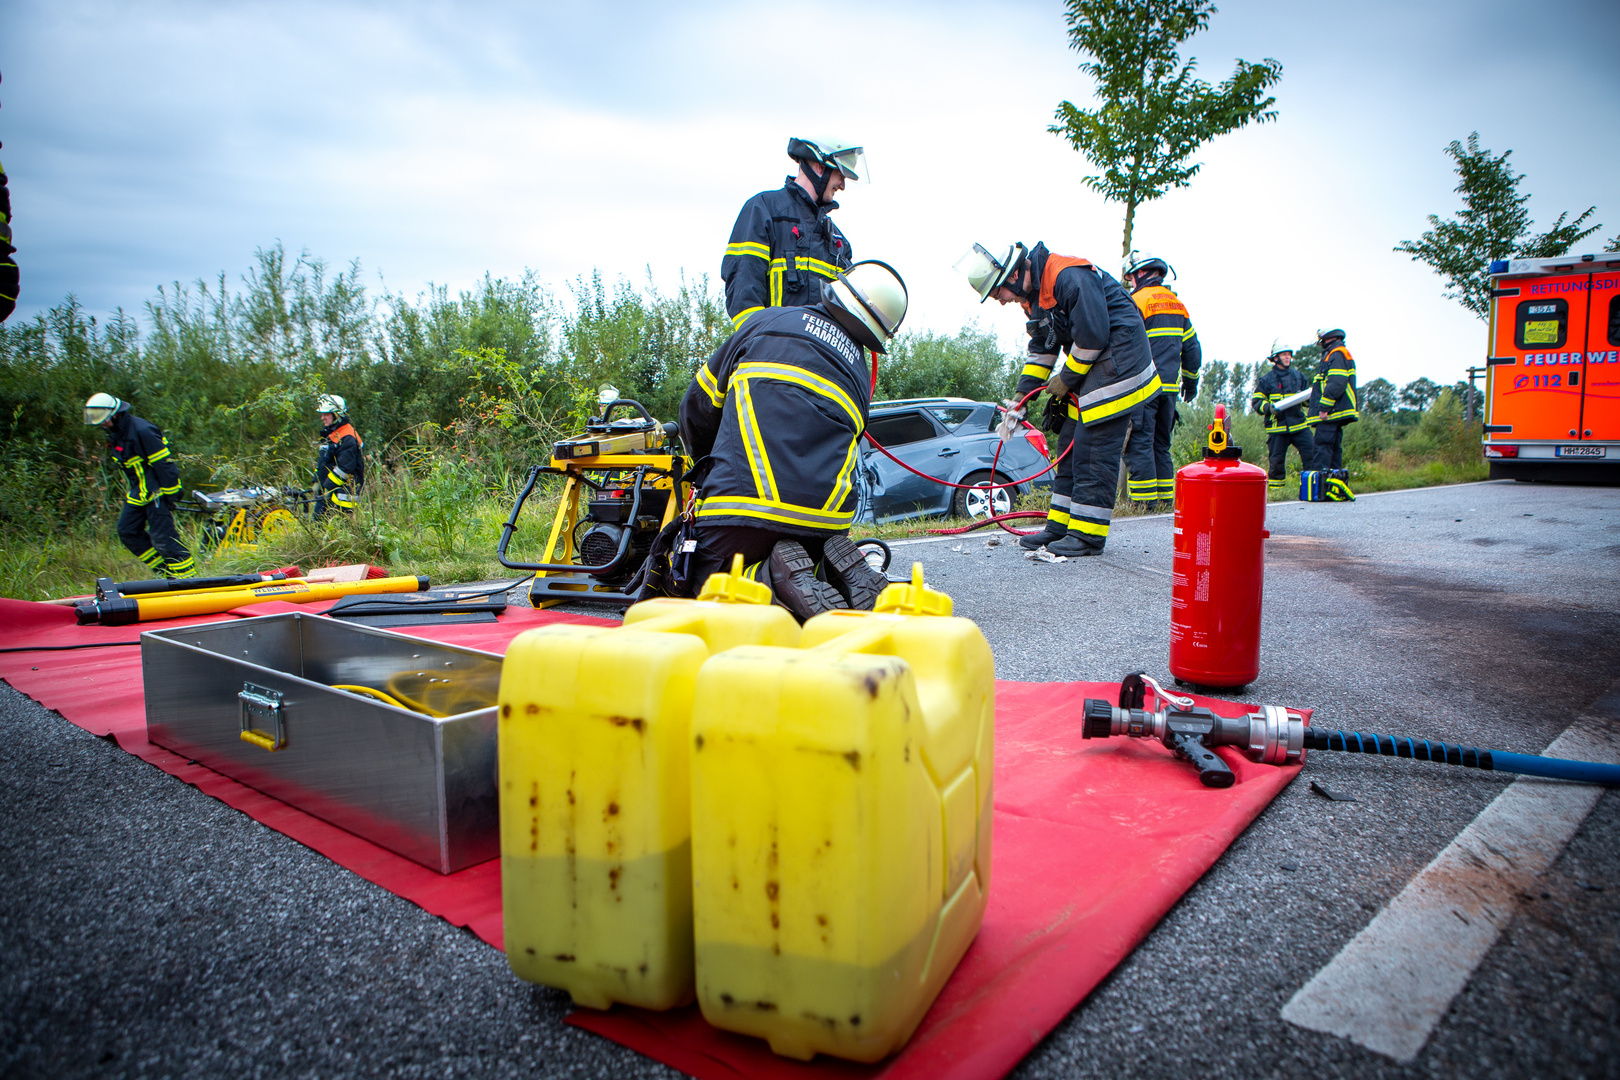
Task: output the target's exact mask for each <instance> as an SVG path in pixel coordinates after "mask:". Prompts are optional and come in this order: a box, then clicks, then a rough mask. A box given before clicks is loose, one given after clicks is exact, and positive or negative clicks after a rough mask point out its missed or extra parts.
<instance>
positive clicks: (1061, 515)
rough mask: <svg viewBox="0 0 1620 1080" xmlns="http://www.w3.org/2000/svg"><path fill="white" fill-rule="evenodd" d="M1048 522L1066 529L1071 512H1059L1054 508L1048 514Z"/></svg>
mask: <svg viewBox="0 0 1620 1080" xmlns="http://www.w3.org/2000/svg"><path fill="white" fill-rule="evenodd" d="M1046 520H1047V521H1051V522H1055V523H1056V524H1058V525H1062V526H1063V527H1064V528H1068V527H1069V512H1068V511H1067V510H1059V509H1058V508H1057V507H1055V506H1054V507H1052V509H1050V510H1048V511H1047V512H1046Z"/></svg>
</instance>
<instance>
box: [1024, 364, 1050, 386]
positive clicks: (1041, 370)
mask: <svg viewBox="0 0 1620 1080" xmlns="http://www.w3.org/2000/svg"><path fill="white" fill-rule="evenodd" d="M1019 374H1020V375H1028V376H1030V377H1032V378H1036V379H1040V380H1041V381H1042V382H1045V381H1046V380H1047V379H1049V378H1051V377H1052V366H1051V365H1050V364H1048V365H1047V366H1045V367H1042V366H1041V365H1040V364H1037V363H1036V362H1034V361H1033V360H1031V361H1030V362H1029V363H1027V364H1025V365H1024V370H1023V371H1021V372H1019Z"/></svg>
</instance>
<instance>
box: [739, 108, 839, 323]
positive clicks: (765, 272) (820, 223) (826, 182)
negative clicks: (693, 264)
mask: <svg viewBox="0 0 1620 1080" xmlns="http://www.w3.org/2000/svg"><path fill="white" fill-rule="evenodd" d="M787 152H788V157H790V158H792V159H793V160H794V161H795V162H797V163H798V166H799V171H798V175H796V176H790V177H788V178H787V181H786V183H784V184H783V185H782V186H781V187H779V188H777V189H776V190H774V191H762V192H760V193H759V194H758V195H755V196H754V197H753V198H752V199H749V200H748V201H747V202H746V203H744V204H743V208H742V212H741V213H740V214H738V215H737V223H736V224H735V225H733V226H732V228H731V242H730V243H728V244H727V245H726V254H725V258H723V259H721V260H720V279H721V280H722V281H723V282H725V286H726V314H727V315H730V316H731V325H732V328H733V329H740V328H741V327H742V324H743V323H744V322H745V321H746V320H747V319H748V317H749V316H751V315H753V314H754V313H756V312H758V311H761V310H763V309H765V308H773V307H800V306H805V305H809V304H819V303H821V292H822V289H823V288H824V287H825V285H826V284H827V283H828V282H830V281H832V280H834V279H835V278H837V277H838V274H839V273H840V272H841V271H843V270H847V269H848V268H849V267H850V266H851V265H852V264H853V262H854V258H853V257H852V256H851V254H850V250H849V241H848V240H846V239H844V234H843V233H841V232H839V231H838V226H836V225H834V224H833V222H832V218H830V217H828V216H827V215H828V214H830V213H831V212H832V211H834V210H836V209H838V204H837V203H836V202H834V201H833V196H835V195H837V194H838V192H840V191H841V190H843V187H844V183H845V181H846V180H853V181H857V182H862V181H864V180H865V179H866V154H865V153H864V152H863V151H862V149H861V148H860V147H859V146H851V145H850V144H848V143H846V142H844V141H843V140H841V139H789V140H788V148H787Z"/></svg>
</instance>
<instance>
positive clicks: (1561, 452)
mask: <svg viewBox="0 0 1620 1080" xmlns="http://www.w3.org/2000/svg"><path fill="white" fill-rule="evenodd" d="M1554 453H1555V454H1556V455H1557V456H1558V457H1608V456H1609V448H1608V447H1607V446H1560V447H1559V448H1558V449H1557V450H1555V451H1554Z"/></svg>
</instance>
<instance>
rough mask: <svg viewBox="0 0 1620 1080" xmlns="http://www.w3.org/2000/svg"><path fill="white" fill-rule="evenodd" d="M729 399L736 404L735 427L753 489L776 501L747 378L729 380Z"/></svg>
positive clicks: (774, 483) (772, 477) (768, 460)
mask: <svg viewBox="0 0 1620 1080" xmlns="http://www.w3.org/2000/svg"><path fill="white" fill-rule="evenodd" d="M731 400H732V402H733V403H734V404H735V405H736V410H735V411H736V413H737V427H738V430H739V431H740V432H741V433H742V441H743V449H744V450H745V451H747V453H748V469H749V472H751V473H752V474H753V477H754V490H755V491H757V492H759V495H760V498H762V499H767V500H769V501H770V502H771V503H773V504H774V503H776V502H777V491H776V477H774V476H772V475H771V460H770V457H769V456H768V455H767V454H766V453H765V436H764V433H763V432H761V431H760V430H759V418H758V417H756V416H755V415H754V396H753V394H751V393H749V389H748V380H747V379H732V380H731Z"/></svg>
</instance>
